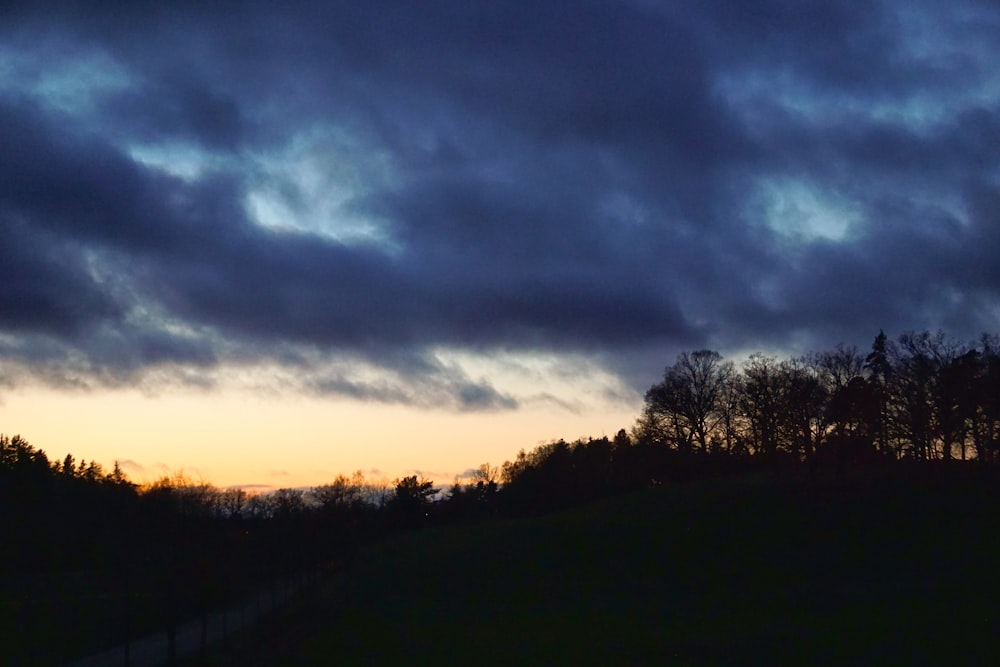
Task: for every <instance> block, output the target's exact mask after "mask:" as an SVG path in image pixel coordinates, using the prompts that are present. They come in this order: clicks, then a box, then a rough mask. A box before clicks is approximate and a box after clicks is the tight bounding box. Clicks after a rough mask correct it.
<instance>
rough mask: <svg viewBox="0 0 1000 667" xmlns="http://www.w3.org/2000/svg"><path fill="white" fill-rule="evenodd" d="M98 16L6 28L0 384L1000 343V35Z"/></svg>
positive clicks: (918, 18)
mask: <svg viewBox="0 0 1000 667" xmlns="http://www.w3.org/2000/svg"><path fill="white" fill-rule="evenodd" d="M76 7H77V6H76V4H75V3H67V4H66V5H64V6H62V8H56V9H53V8H52V7H46V8H45V9H44V10H39V11H38V12H35V11H33V10H32V9H23V10H19V9H7V10H3V11H4V14H3V16H2V17H0V18H2V20H0V26H2V27H0V152H2V155H3V159H2V160H0V381H5V382H7V383H17V382H23V381H26V380H28V379H34V380H36V381H37V380H40V381H44V382H47V383H52V384H64V385H76V386H104V385H122V384H125V385H128V384H142V383H156V382H165V381H171V382H184V383H192V384H199V385H204V386H211V385H212V383H213V382H215V381H216V380H217V379H218V378H219V377H220V375H223V374H226V373H230V374H231V373H233V372H238V371H239V369H258V370H259V369H261V368H268V369H277V370H276V371H275V372H276V375H275V377H279V376H280V377H284V378H286V379H289V378H295V379H294V380H293V379H289V380H288V381H289V382H291V383H292V384H295V385H297V387H298V388H299V389H301V390H306V391H317V392H324V393H330V394H334V395H346V396H350V397H354V398H359V399H363V400H376V401H389V402H404V403H415V404H420V405H440V406H444V407H448V408H454V409H473V410H482V409H510V408H513V407H516V406H517V405H519V404H521V403H523V402H524V401H525V400H526V398H528V396H526V395H525V394H524V393H523V392H522V391H519V390H514V389H510V388H505V387H500V386H496V383H495V382H494V380H492V379H491V378H490V377H488V376H487V375H482V374H480V373H479V372H478V371H476V370H475V368H474V367H475V364H472V365H469V364H465V365H462V364H457V363H453V362H452V361H449V356H448V353H447V352H445V353H442V351H449V350H450V351H456V352H460V353H462V354H466V355H472V357H473V358H475V357H478V358H480V359H482V360H484V361H488V360H496V359H502V358H505V357H516V358H520V359H530V358H531V357H532V355H552V354H565V355H568V356H567V359H573V358H582V357H587V358H590V359H593V360H597V361H598V363H599V364H600V365H601V366H602V367H603V368H604V369H606V370H608V371H610V372H611V373H614V374H617V375H618V377H620V378H621V380H622V382H623V383H624V385H625V386H626V387H631V388H633V389H639V390H641V389H642V388H644V384H643V383H646V382H648V381H649V380H650V379H652V378H654V377H655V375H656V373H657V371H658V369H659V368H660V367H661V366H662V364H663V363H664V362H666V361H669V360H670V359H669V357H666V356H664V355H667V354H672V353H674V352H676V351H677V350H680V349H692V348H695V347H712V348H716V349H720V350H722V351H723V352H726V351H736V350H745V349H748V348H757V347H766V348H769V349H781V348H788V349H793V348H795V349H797V348H809V349H816V348H821V347H824V346H827V345H831V344H833V343H836V342H839V341H846V342H850V343H857V344H859V345H862V346H863V345H866V344H867V343H868V342H869V341H870V340H871V338H872V337H873V336H874V334H875V333H877V331H878V330H879V329H880V328H884V329H885V330H886V331H887V332H899V331H903V330H906V329H914V328H917V329H923V328H938V327H943V328H945V329H946V330H948V331H949V332H951V333H953V334H954V335H957V336H975V335H977V334H978V333H980V332H982V331H997V330H998V329H1000V302H998V295H1000V294H998V293H1000V268H998V267H1000V262H997V260H996V258H997V257H998V256H1000V253H998V251H1000V219H998V217H1000V213H998V212H1000V192H998V184H1000V162H998V158H997V156H998V155H1000V150H998V149H1000V75H998V74H997V73H996V68H995V66H994V64H995V63H996V62H997V61H998V57H1000V10H998V9H997V7H996V5H995V3H988V2H985V1H983V2H961V1H959V2H955V3H951V4H949V5H948V7H947V8H945V7H944V6H943V5H941V4H940V3H936V2H929V1H928V2H913V1H909V2H876V3H857V2H829V1H827V2H822V3H820V2H816V3H812V2H804V3H792V4H789V3H787V2H783V1H779V0H763V1H761V2H754V3H746V2H742V1H736V0H714V1H712V2H701V3H695V4H692V3H680V2H648V1H639V0H636V1H635V2H621V3H604V2H579V1H573V2H568V1H567V2H546V3H536V2H530V3H529V2H526V3H520V2H503V3H456V2H426V3H406V2H398V3H397V2H366V3H355V2H344V3H336V2H325V3H314V4H310V3H289V4H287V5H286V4H283V5H282V6H281V7H278V6H275V5H272V4H269V3H259V4H258V3H233V4H232V5H227V4H226V3H216V4H214V5H213V8H212V9H209V8H198V9H187V10H182V9H164V8H162V7H159V6H158V5H149V6H145V5H143V3H123V4H122V5H121V6H114V5H113V4H110V3H104V4H101V5H99V6H98V7H97V8H91V9H88V10H86V11H84V10H78V9H77V8H76ZM568 363H569V362H568ZM234 369H236V371H234ZM536 398H537V397H536Z"/></svg>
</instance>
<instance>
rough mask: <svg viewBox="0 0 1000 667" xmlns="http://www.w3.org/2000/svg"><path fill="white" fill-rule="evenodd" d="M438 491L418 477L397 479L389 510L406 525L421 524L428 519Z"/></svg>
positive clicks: (428, 482)
mask: <svg viewBox="0 0 1000 667" xmlns="http://www.w3.org/2000/svg"><path fill="white" fill-rule="evenodd" d="M438 491H439V489H435V488H434V484H433V483H432V482H430V481H429V480H426V479H423V478H422V477H417V476H416V475H411V476H409V477H403V478H401V479H397V480H396V481H395V492H394V493H393V495H392V497H391V498H390V499H389V503H388V505H387V509H388V510H389V512H390V513H391V514H392V515H393V516H394V517H395V518H396V520H397V521H399V522H401V523H403V524H404V525H416V524H419V523H421V522H423V520H424V519H425V518H426V516H427V513H428V509H429V507H430V504H431V498H432V496H434V494H436V493H437V492H438Z"/></svg>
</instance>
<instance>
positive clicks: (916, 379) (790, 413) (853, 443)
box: [635, 331, 1000, 462]
mask: <svg viewBox="0 0 1000 667" xmlns="http://www.w3.org/2000/svg"><path fill="white" fill-rule="evenodd" d="M635 432H636V435H637V437H638V438H640V439H643V440H648V441H652V442H656V443H659V444H662V445H664V446H667V447H670V448H672V449H676V450H678V451H680V452H693V453H728V454H732V455H736V456H760V457H765V458H771V459H774V458H778V457H785V458H788V459H791V460H793V461H797V462H798V461H805V462H809V461H813V460H815V459H817V458H819V459H823V458H834V459H837V460H840V461H852V460H857V461H856V462H860V460H861V459H867V460H874V459H889V460H899V459H917V460H949V459H961V460H967V459H976V460H978V461H981V462H995V461H997V460H998V458H1000V338H998V337H997V336H991V335H984V336H983V337H982V339H981V340H980V341H979V343H977V344H972V343H959V342H956V341H954V340H951V339H949V338H948V337H947V336H945V334H943V333H940V332H939V333H936V334H932V333H930V332H927V331H923V332H910V333H905V334H903V335H901V336H899V338H898V340H896V341H890V340H889V339H888V338H887V336H886V335H885V333H884V332H879V334H878V336H876V337H875V340H874V342H873V344H872V347H871V350H870V351H869V352H868V353H867V354H862V353H860V352H859V351H858V350H857V349H856V348H854V347H847V346H844V345H840V346H838V347H836V348H835V349H833V350H828V351H825V352H820V353H812V354H809V355H805V356H802V357H798V358H793V359H788V360H784V361H779V360H777V359H775V358H773V357H766V356H763V355H759V354H757V355H753V356H751V357H750V358H749V359H748V360H747V361H746V362H744V363H743V364H742V366H741V367H740V368H738V369H737V367H736V366H735V365H734V364H733V363H732V362H728V361H725V360H723V358H722V356H721V355H719V354H718V353H717V352H713V351H709V350H699V351H697V352H690V353H687V352H686V353H683V354H680V355H679V356H678V357H677V360H676V361H675V362H674V364H672V365H671V366H668V367H667V368H666V370H665V372H664V376H663V380H662V381H660V382H658V383H657V384H655V385H653V386H652V387H651V388H650V389H649V391H648V392H647V393H646V397H645V406H644V409H643V412H642V416H641V418H640V419H639V422H638V424H637V426H636V429H635Z"/></svg>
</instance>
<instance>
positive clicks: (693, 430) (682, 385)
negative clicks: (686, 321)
mask: <svg viewBox="0 0 1000 667" xmlns="http://www.w3.org/2000/svg"><path fill="white" fill-rule="evenodd" d="M732 375H733V365H732V363H731V362H726V361H723V359H722V355H720V354H719V353H718V352H714V351H712V350H698V351H696V352H691V353H688V352H684V353H681V354H679V355H678V356H677V361H676V362H675V363H674V364H673V365H672V366H668V367H667V369H666V370H665V371H664V376H663V381H662V382H660V383H659V384H657V385H654V386H653V387H652V388H651V389H650V390H649V391H648V392H647V393H646V411H647V413H648V417H649V418H650V421H651V423H652V424H657V425H660V429H661V430H662V432H663V433H666V434H671V435H672V436H673V439H674V443H675V445H676V447H677V448H678V449H680V450H682V451H686V450H688V449H690V448H691V447H697V448H698V449H699V450H700V451H701V452H707V451H708V449H709V439H710V437H711V436H712V434H713V433H714V431H715V430H716V428H717V426H718V425H719V422H720V421H721V420H722V418H723V413H722V410H721V409H720V407H721V405H720V402H721V398H722V396H723V392H724V390H725V388H726V384H727V383H728V382H729V381H730V379H731V378H732Z"/></svg>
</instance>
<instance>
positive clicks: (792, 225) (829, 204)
mask: <svg viewBox="0 0 1000 667" xmlns="http://www.w3.org/2000/svg"><path fill="white" fill-rule="evenodd" d="M758 196H759V197H760V200H761V204H762V208H763V216H764V218H765V223H766V224H767V226H768V227H770V228H771V230H773V231H774V232H776V233H777V234H779V235H780V236H781V237H782V238H784V239H785V240H787V241H791V242H795V243H809V242H812V241H817V240H826V241H843V240H845V239H846V238H847V237H848V235H849V234H850V232H851V230H852V228H854V227H855V226H856V225H858V224H859V223H860V222H861V221H862V214H861V211H860V210H859V208H858V207H857V206H856V205H854V204H853V203H851V202H850V201H847V200H846V199H844V198H842V197H840V196H838V195H837V194H836V193H832V192H825V191H821V190H819V189H817V188H816V187H815V186H813V185H811V184H810V183H808V182H806V181H803V180H801V179H796V178H777V179H765V180H764V181H763V182H762V183H761V184H760V185H759V186H758Z"/></svg>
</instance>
